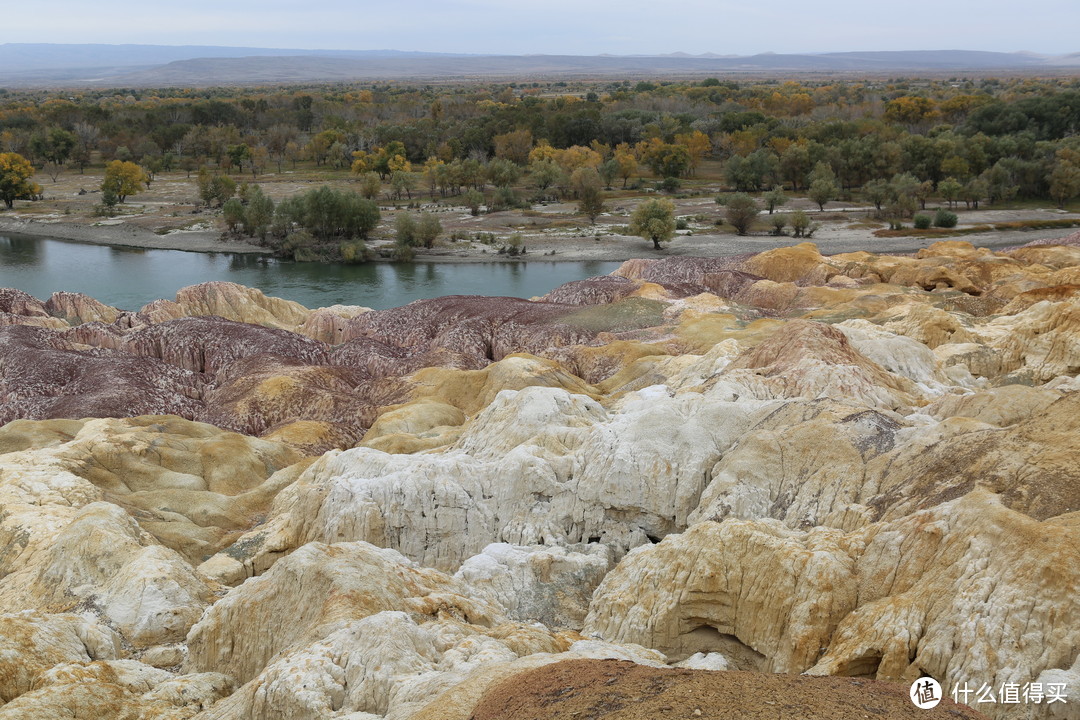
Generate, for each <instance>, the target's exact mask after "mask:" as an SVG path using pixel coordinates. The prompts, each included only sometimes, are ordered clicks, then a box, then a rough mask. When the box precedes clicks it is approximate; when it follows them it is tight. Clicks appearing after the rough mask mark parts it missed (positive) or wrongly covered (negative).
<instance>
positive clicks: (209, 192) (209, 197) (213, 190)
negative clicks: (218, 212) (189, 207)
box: [102, 167, 236, 207]
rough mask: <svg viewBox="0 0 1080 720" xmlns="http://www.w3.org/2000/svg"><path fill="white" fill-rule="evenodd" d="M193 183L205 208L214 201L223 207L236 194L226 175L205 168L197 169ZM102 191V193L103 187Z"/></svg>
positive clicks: (231, 180)
mask: <svg viewBox="0 0 1080 720" xmlns="http://www.w3.org/2000/svg"><path fill="white" fill-rule="evenodd" d="M195 183H196V185H197V186H198V188H199V199H200V200H202V201H203V204H204V205H206V207H211V206H212V205H213V204H214V202H215V201H216V202H217V204H218V205H224V204H225V202H226V201H227V200H228V199H229V198H231V197H232V196H233V195H234V194H235V193H236V181H235V180H233V179H232V178H231V177H229V176H227V175H217V174H214V173H211V172H210V170H209V169H207V168H205V167H202V168H199V175H198V178H196V180H195ZM102 190H103V191H104V186H103V187H102Z"/></svg>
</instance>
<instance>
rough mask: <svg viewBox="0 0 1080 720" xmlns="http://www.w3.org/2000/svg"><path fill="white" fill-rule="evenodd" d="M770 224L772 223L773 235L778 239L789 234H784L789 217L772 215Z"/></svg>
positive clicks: (777, 214) (778, 214)
mask: <svg viewBox="0 0 1080 720" xmlns="http://www.w3.org/2000/svg"><path fill="white" fill-rule="evenodd" d="M769 222H770V223H772V228H773V229H772V234H773V235H775V236H777V237H780V236H781V235H787V233H786V232H784V227H785V226H786V225H787V224H788V217H787V215H782V214H780V213H776V214H774V215H771V216H770V217H769Z"/></svg>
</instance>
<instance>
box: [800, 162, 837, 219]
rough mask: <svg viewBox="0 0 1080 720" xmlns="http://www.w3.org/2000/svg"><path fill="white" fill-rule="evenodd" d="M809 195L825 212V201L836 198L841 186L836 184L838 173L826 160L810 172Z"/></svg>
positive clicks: (821, 210) (807, 192)
mask: <svg viewBox="0 0 1080 720" xmlns="http://www.w3.org/2000/svg"><path fill="white" fill-rule="evenodd" d="M806 194H807V196H808V197H809V198H810V199H811V200H813V201H814V202H815V203H817V206H818V209H819V211H820V212H825V203H827V202H829V201H830V200H834V199H836V196H837V195H839V194H840V188H838V187H837V186H836V175H835V173H833V171H832V168H831V167H829V164H828V163H826V162H819V163H818V164H817V165H815V166H814V171H813V172H811V173H810V187H809V189H808V190H807V191H806Z"/></svg>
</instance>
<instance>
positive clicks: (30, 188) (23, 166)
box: [0, 152, 41, 209]
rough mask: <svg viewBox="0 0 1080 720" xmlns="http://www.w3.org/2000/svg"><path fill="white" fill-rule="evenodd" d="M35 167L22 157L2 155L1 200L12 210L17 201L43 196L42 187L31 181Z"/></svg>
mask: <svg viewBox="0 0 1080 720" xmlns="http://www.w3.org/2000/svg"><path fill="white" fill-rule="evenodd" d="M33 176H34V166H33V165H31V164H30V161H29V160H27V159H26V158H24V157H23V156H22V155H19V154H18V153H13V152H6V153H0V200H3V201H4V205H5V206H6V207H7V208H8V209H10V208H12V207H14V206H15V201H16V200H28V199H30V198H33V197H35V196H36V195H39V194H41V187H40V186H39V185H37V183H34V182H32V181H31V180H30V178H32V177H33Z"/></svg>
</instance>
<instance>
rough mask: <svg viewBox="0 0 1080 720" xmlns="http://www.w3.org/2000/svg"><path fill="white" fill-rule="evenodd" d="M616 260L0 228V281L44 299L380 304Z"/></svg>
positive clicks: (495, 286) (130, 304) (518, 292)
mask: <svg viewBox="0 0 1080 720" xmlns="http://www.w3.org/2000/svg"><path fill="white" fill-rule="evenodd" d="M619 265H620V263H618V262H598V261H592V262H545V261H541V260H530V261H528V262H494V263H425V262H416V263H384V262H378V263H367V264H364V265H338V264H322V263H297V262H289V261H284V260H277V259H274V258H269V257H262V256H258V255H234V254H231V253H195V252H183V251H180V250H148V249H140V248H129V247H114V246H107V245H86V244H82V243H73V242H65V241H63V240H51V239H42V238H30V237H20V236H15V235H0V287H14V288H18V289H19V290H23V291H25V292H28V293H30V294H31V295H33V296H35V297H37V298H40V299H42V300H45V299H47V298H48V297H49V295H51V294H52V293H53V292H55V291H58V290H68V291H71V292H81V293H85V294H87V295H90V296H91V297H94V298H96V299H98V300H100V301H101V302H103V303H106V304H107V305H112V306H114V307H118V308H121V309H123V310H137V309H138V308H140V307H142V306H143V305H145V304H146V303H148V302H150V301H151V300H156V299H157V298H170V299H171V298H173V297H174V296H175V295H176V291H177V290H179V289H180V288H182V287H184V286H186V285H195V284H197V283H201V282H207V281H209V280H228V281H229V282H235V283H239V284H241V285H247V286H248V287H256V288H259V289H260V290H262V291H263V292H264V293H266V294H267V295H273V296H275V297H281V298H285V299H287V300H295V301H296V302H298V303H301V304H302V305H306V306H307V307H309V308H317V307H326V306H327V305H335V304H342V305H363V306H366V307H370V308H375V309H385V308H390V307H397V306H399V305H405V304H407V303H409V302H412V301H413V300H417V299H420V298H432V297H439V296H440V295H508V296H511V297H523V298H528V297H533V296H536V295H543V294H544V293H546V292H548V291H550V290H552V289H554V288H556V287H558V286H559V285H561V284H563V283H565V282H569V281H571V280H581V279H582V278H587V277H592V276H594V275H605V274H607V273H610V272H611V271H613V270H615V269H616V268H617V267H618V266H619Z"/></svg>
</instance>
